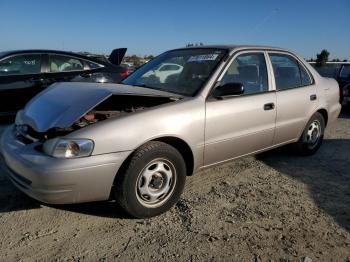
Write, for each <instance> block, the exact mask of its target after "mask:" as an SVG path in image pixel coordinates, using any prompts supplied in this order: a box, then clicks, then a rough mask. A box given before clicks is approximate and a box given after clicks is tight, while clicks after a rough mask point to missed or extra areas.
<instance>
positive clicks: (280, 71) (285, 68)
mask: <svg viewBox="0 0 350 262" xmlns="http://www.w3.org/2000/svg"><path fill="white" fill-rule="evenodd" d="M269 56H270V60H271V63H272V67H273V72H274V75H275V81H276V89H277V90H285V89H290V88H295V87H299V86H301V85H302V81H301V76H300V69H299V65H298V62H297V61H296V60H295V59H294V58H293V57H291V56H289V55H286V54H269Z"/></svg>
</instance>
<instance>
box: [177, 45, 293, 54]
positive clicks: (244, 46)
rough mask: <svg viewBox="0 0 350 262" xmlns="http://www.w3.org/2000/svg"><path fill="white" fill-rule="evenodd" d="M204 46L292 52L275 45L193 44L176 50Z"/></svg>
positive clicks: (201, 47) (230, 49)
mask: <svg viewBox="0 0 350 262" xmlns="http://www.w3.org/2000/svg"><path fill="white" fill-rule="evenodd" d="M203 48H212V49H226V50H229V51H233V50H238V49H243V50H244V49H260V50H274V51H285V52H290V50H288V49H285V48H279V47H274V46H264V45H201V46H191V47H184V48H177V49H174V50H183V49H203Z"/></svg>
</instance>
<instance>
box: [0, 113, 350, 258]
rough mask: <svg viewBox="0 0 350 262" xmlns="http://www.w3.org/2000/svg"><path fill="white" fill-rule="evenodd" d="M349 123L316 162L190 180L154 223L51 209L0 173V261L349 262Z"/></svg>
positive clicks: (286, 155)
mask: <svg viewBox="0 0 350 262" xmlns="http://www.w3.org/2000/svg"><path fill="white" fill-rule="evenodd" d="M349 152H350V116H349V115H346V114H342V116H341V117H340V118H339V119H338V121H337V122H336V123H335V124H334V125H333V126H332V127H330V128H329V129H328V130H327V134H326V139H325V141H324V145H323V146H322V147H321V149H320V151H319V152H318V153H317V154H316V155H314V156H312V157H298V156H296V155H294V154H292V153H290V152H289V151H288V150H287V149H285V148H284V149H279V150H274V151H272V152H267V153H264V154H261V155H259V156H255V157H246V158H242V159H239V160H236V161H233V162H231V163H229V164H226V165H223V166H220V167H216V168H212V169H208V170H207V171H205V172H201V173H199V174H196V175H195V176H193V177H190V178H189V179H188V180H187V185H186V188H185V192H184V194H183V198H182V199H181V200H180V202H179V203H178V204H177V205H176V207H174V208H173V209H172V210H171V211H170V212H167V213H166V214H164V215H161V216H159V217H156V218H152V219H147V220H139V219H129V218H127V217H126V216H125V214H123V212H122V211H121V210H120V208H119V207H118V206H117V205H116V204H115V203H113V202H102V203H88V204H79V205H67V206H48V205H44V204H41V203H39V202H37V201H35V200H32V199H30V198H28V197H27V196H25V195H24V194H22V193H21V192H19V191H18V190H17V189H15V188H14V187H13V186H12V185H11V184H10V182H9V181H8V180H7V179H6V178H5V176H4V171H0V261H34V260H35V261H49V260H51V261H115V260H118V261H128V260H137V261H150V260H155V261H164V260H169V261H305V262H310V261H350V165H349V164H350V161H349V160H350V157H349Z"/></svg>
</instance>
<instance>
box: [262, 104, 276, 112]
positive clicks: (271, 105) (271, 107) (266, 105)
mask: <svg viewBox="0 0 350 262" xmlns="http://www.w3.org/2000/svg"><path fill="white" fill-rule="evenodd" d="M272 109H275V104H274V103H268V104H265V105H264V110H272Z"/></svg>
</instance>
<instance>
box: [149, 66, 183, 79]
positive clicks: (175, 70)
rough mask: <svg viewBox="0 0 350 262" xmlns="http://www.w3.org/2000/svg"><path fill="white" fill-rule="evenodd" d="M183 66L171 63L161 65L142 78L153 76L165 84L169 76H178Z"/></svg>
mask: <svg viewBox="0 0 350 262" xmlns="http://www.w3.org/2000/svg"><path fill="white" fill-rule="evenodd" d="M182 69H183V66H181V65H178V64H173V63H163V64H161V65H160V66H159V67H158V68H156V69H154V70H151V71H149V72H148V73H146V74H145V75H143V77H147V78H148V77H150V76H154V77H156V78H158V80H159V82H160V83H165V82H166V80H167V78H168V77H169V76H171V75H178V74H180V73H181V72H182Z"/></svg>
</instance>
